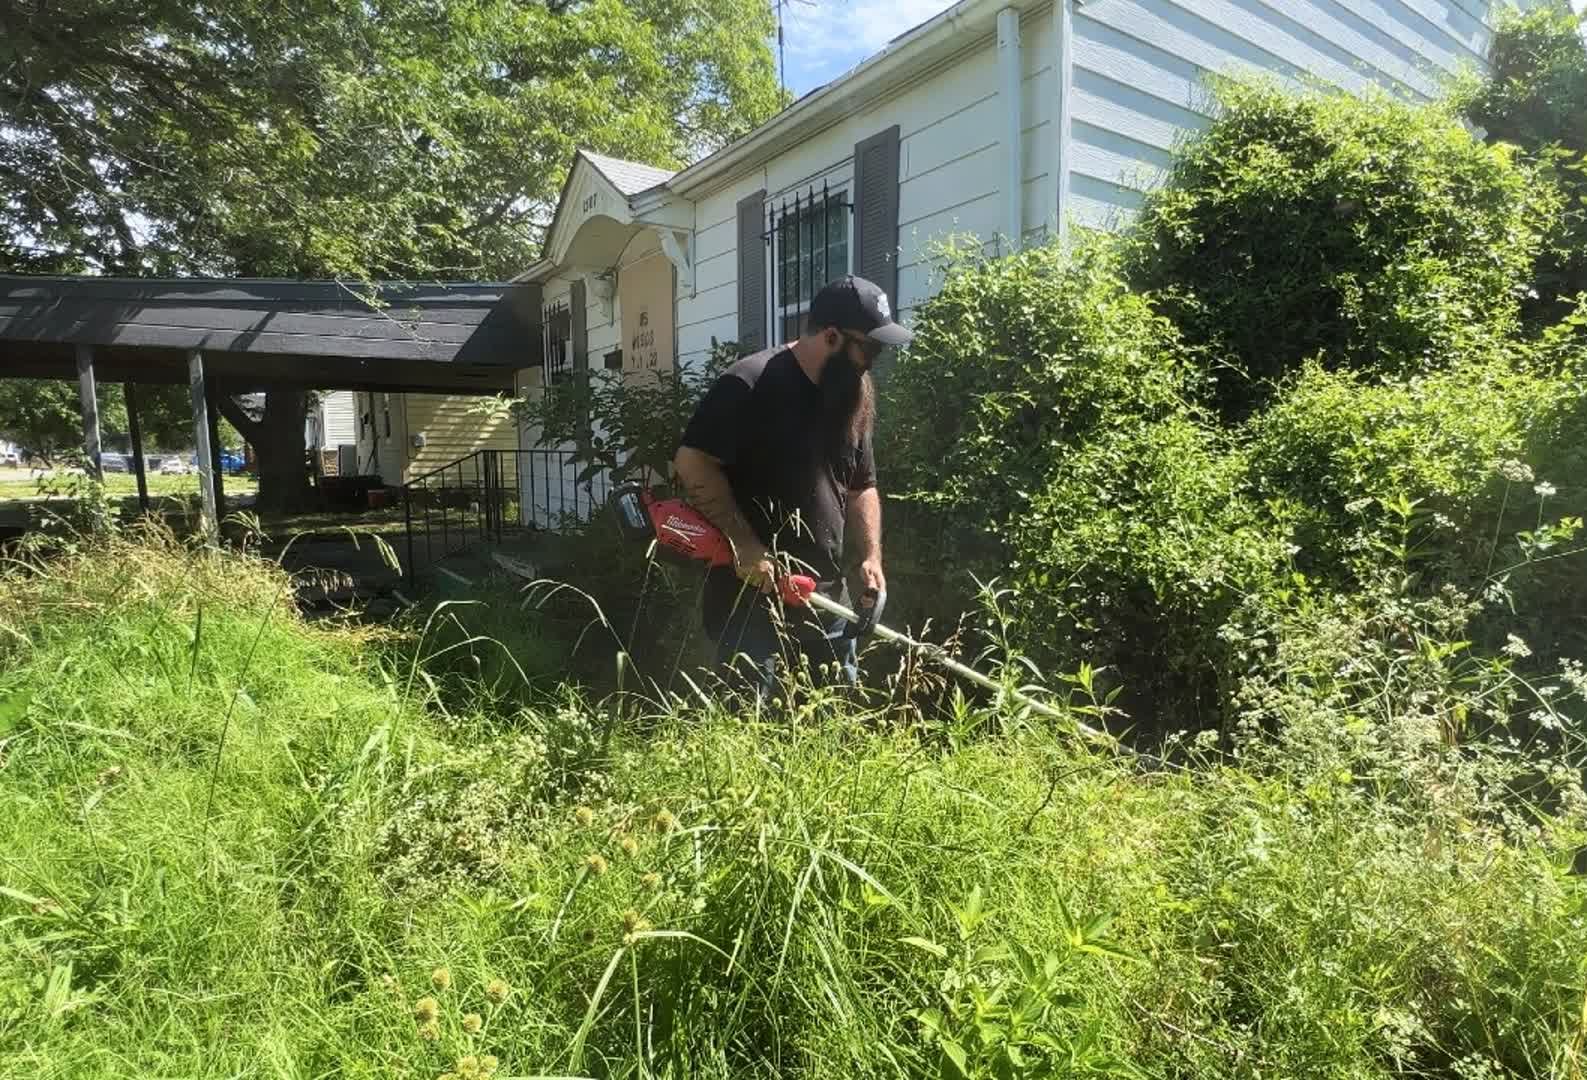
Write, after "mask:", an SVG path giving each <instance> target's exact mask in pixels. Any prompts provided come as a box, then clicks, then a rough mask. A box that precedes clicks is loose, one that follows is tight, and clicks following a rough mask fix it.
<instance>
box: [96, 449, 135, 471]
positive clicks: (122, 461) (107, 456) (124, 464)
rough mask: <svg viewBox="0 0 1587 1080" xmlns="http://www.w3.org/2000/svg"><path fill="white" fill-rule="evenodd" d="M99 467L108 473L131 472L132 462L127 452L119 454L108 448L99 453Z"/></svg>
mask: <svg viewBox="0 0 1587 1080" xmlns="http://www.w3.org/2000/svg"><path fill="white" fill-rule="evenodd" d="M99 468H100V470H101V471H103V472H107V473H124V472H131V471H132V462H131V461H130V460H129V459H128V457H127V455H126V454H117V453H114V452H112V451H109V450H107V451H105V452H103V453H101V454H100V455H99Z"/></svg>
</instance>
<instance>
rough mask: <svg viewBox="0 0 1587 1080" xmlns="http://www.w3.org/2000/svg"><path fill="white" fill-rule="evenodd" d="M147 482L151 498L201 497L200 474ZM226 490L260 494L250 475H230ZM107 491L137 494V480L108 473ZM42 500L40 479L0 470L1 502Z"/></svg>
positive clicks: (66, 478)
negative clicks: (199, 491) (159, 496)
mask: <svg viewBox="0 0 1587 1080" xmlns="http://www.w3.org/2000/svg"><path fill="white" fill-rule="evenodd" d="M46 479H47V483H49V484H50V485H51V486H57V487H58V486H67V485H70V483H71V481H72V479H73V477H72V475H71V474H68V473H63V472H58V473H51V474H48V475H47V478H46ZM147 481H148V487H149V494H150V495H151V496H158V495H196V494H198V474H197V473H186V474H184V475H180V476H167V475H162V474H159V473H150V474H149V475H148V477H147ZM224 487H225V490H226V492H227V494H236V495H245V494H252V493H253V492H254V491H257V490H258V483H257V481H255V479H254V478H253V477H251V476H246V475H239V476H227V477H226V478H225V484H224ZM105 489H106V490H107V491H108V492H110V494H112V495H137V493H138V478H137V477H136V476H134V475H132V474H131V473H106V474H105ZM39 497H41V496H40V493H39V480H38V477H36V476H34V475H32V474H31V473H30V471H29V470H27V469H0V501H4V500H12V499H34V498H39Z"/></svg>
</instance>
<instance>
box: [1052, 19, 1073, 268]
mask: <svg viewBox="0 0 1587 1080" xmlns="http://www.w3.org/2000/svg"><path fill="white" fill-rule="evenodd" d="M1052 25H1053V33H1054V35H1055V36H1056V40H1055V41H1054V42H1053V63H1054V64H1056V65H1057V68H1056V71H1055V72H1054V74H1055V75H1056V76H1057V83H1058V98H1057V100H1056V101H1054V102H1053V106H1054V109H1053V119H1054V120H1055V121H1056V127H1057V131H1056V133H1055V136H1054V138H1053V140H1052V142H1053V162H1052V174H1053V189H1054V190H1053V201H1052V211H1053V213H1055V214H1057V215H1058V218H1057V235H1058V242H1059V243H1060V244H1064V243H1067V241H1068V239H1069V163H1070V160H1071V158H1070V151H1071V143H1072V142H1073V136H1072V131H1071V127H1072V125H1071V124H1070V120H1069V106H1070V101H1071V99H1072V98H1073V97H1074V94H1073V90H1072V88H1073V86H1074V47H1073V42H1074V2H1073V0H1053V11H1052Z"/></svg>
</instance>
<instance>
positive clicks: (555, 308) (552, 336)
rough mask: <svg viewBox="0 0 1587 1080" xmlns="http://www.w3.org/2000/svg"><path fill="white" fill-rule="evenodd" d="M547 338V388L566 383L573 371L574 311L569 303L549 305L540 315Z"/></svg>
mask: <svg viewBox="0 0 1587 1080" xmlns="http://www.w3.org/2000/svg"><path fill="white" fill-rule="evenodd" d="M540 314H541V322H542V325H543V331H542V333H543V334H544V336H545V371H544V372H543V375H544V378H543V380H542V381H543V382H544V384H545V385H546V386H551V385H553V384H555V383H559V382H562V381H564V380H565V379H566V378H567V377H568V374H569V373H570V372H571V371H572V370H573V311H572V309H571V308H569V307H568V305H567V301H565V300H558V301H557V302H556V303H554V304H548V305H547V306H546V307H545V309H544V310H543V311H542V312H541V313H540Z"/></svg>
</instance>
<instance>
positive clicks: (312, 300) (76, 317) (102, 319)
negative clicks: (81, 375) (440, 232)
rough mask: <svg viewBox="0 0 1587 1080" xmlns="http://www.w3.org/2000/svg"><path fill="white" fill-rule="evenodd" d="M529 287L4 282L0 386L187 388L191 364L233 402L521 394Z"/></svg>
mask: <svg viewBox="0 0 1587 1080" xmlns="http://www.w3.org/2000/svg"><path fill="white" fill-rule="evenodd" d="M539 323H540V289H539V286H538V285H535V284H533V283H513V284H498V283H479V282H452V283H447V282H436V283H428V282H426V283H407V282H381V283H377V284H375V285H373V286H361V285H357V284H350V283H347V284H344V283H342V282H336V281H289V280H270V279H237V278H180V279H159V278H105V277H37V276H19V275H0V378H7V377H10V378H22V377H26V378H75V377H76V350H77V347H78V346H81V345H90V346H94V366H95V370H96V374H97V377H98V378H99V379H100V380H101V381H118V382H119V381H134V382H150V383H160V382H176V383H183V382H186V381H187V363H186V354H187V352H188V351H190V350H194V349H197V350H200V351H202V352H203V354H204V361H205V367H206V369H207V370H208V371H210V372H212V373H213V374H214V375H215V376H217V377H219V378H221V379H223V380H225V382H226V386H227V389H228V391H232V392H237V391H241V390H247V389H261V390H262V389H268V388H270V387H272V386H278V387H287V386H296V387H309V388H315V389H327V390H331V389H387V390H430V391H436V392H449V393H460V392H461V393H495V392H497V391H502V390H511V389H512V385H513V373H514V372H515V371H517V370H518V369H520V368H526V367H533V366H536V365H538V364H539V363H540V362H541V357H540V327H539Z"/></svg>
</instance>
